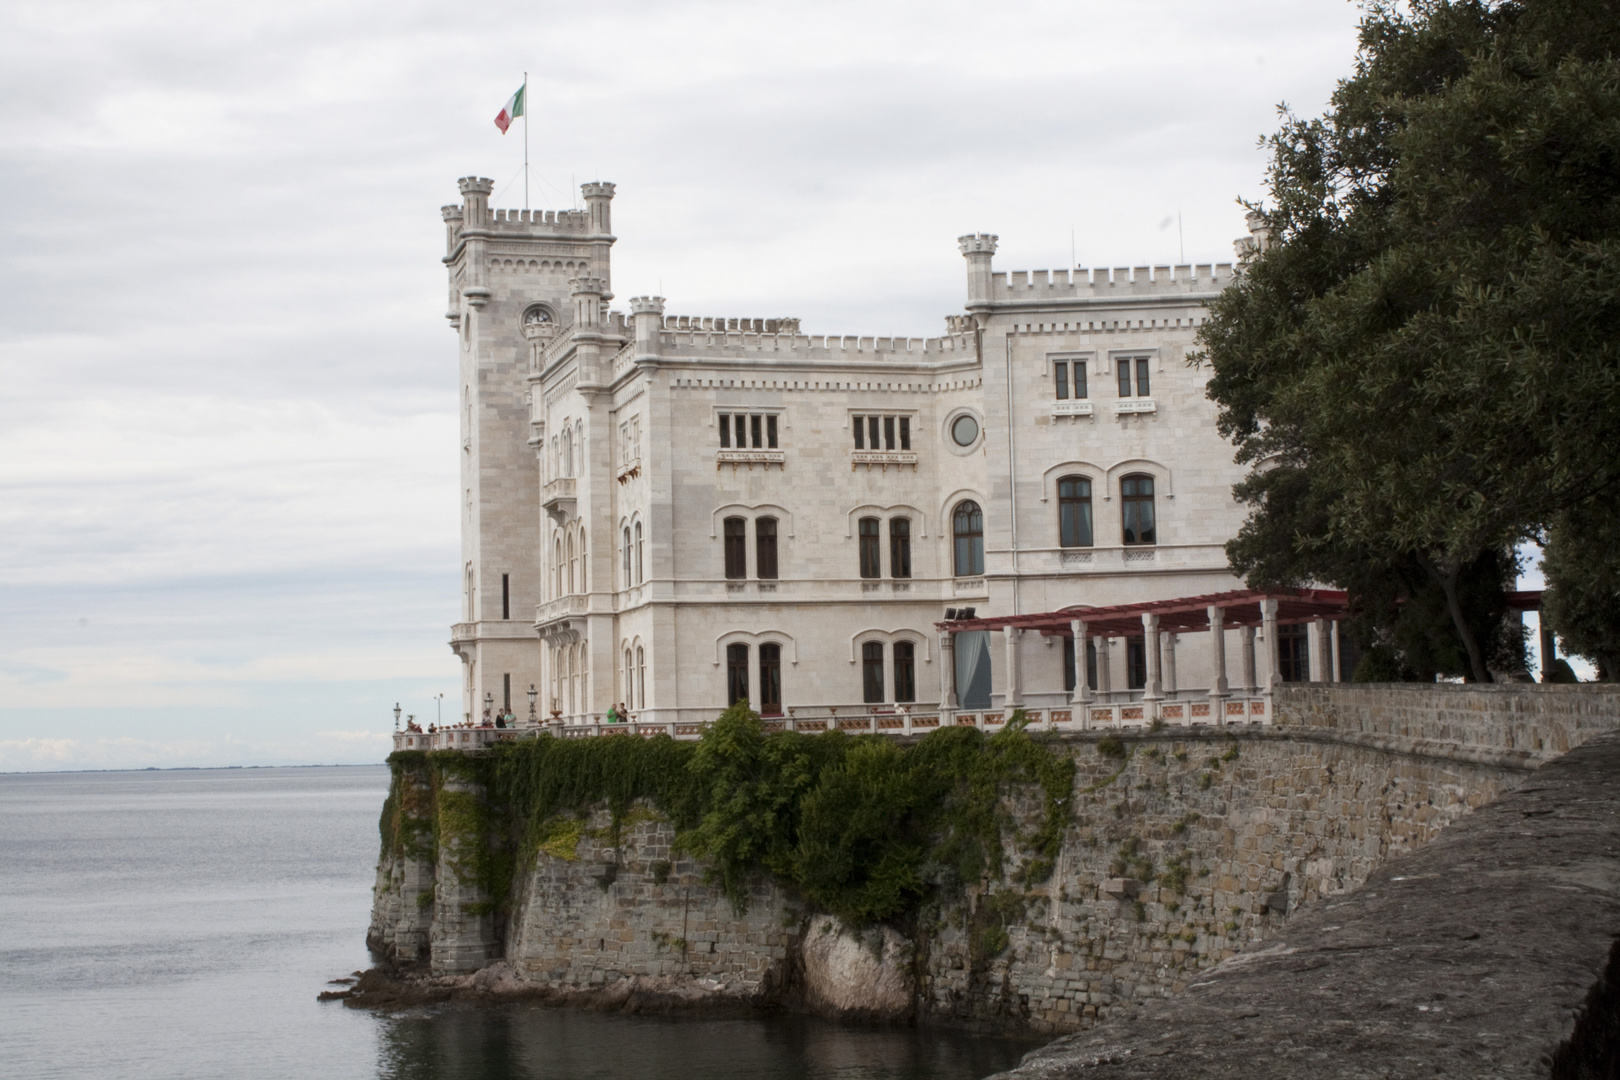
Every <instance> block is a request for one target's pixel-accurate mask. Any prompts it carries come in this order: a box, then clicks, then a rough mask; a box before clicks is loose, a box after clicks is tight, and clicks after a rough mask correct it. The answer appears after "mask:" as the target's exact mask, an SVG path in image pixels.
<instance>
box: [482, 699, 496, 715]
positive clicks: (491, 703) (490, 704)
mask: <svg viewBox="0 0 1620 1080" xmlns="http://www.w3.org/2000/svg"><path fill="white" fill-rule="evenodd" d="M494 708H495V695H494V694H490V693H486V694H485V695H484V716H485V717H486V718H487V717H488V716H489V714H490V713H491V712H492V711H493V710H494Z"/></svg>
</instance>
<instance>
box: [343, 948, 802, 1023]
mask: <svg viewBox="0 0 1620 1080" xmlns="http://www.w3.org/2000/svg"><path fill="white" fill-rule="evenodd" d="M340 981H344V980H334V982H340ZM317 997H318V999H319V1000H321V1001H341V1002H343V1004H344V1005H345V1006H347V1007H349V1008H352V1009H399V1008H410V1007H412V1006H419V1005H436V1004H441V1003H445V1002H466V1003H470V1004H480V1005H490V1004H501V1003H505V1002H513V1001H529V1002H534V1003H536V1004H541V1005H553V1006H563V1007H569V1008H577V1009H587V1010H591V1011H595V1012H623V1013H653V1014H668V1013H676V1012H679V1013H684V1014H698V1015H704V1016H748V1015H756V1014H759V1013H762V1012H775V1011H780V1010H782V1009H784V1008H786V1007H787V1005H788V1002H787V1001H785V1000H784V997H783V995H782V994H780V993H778V992H773V991H772V990H767V989H761V988H756V987H750V986H747V985H745V984H743V983H739V982H732V983H725V982H721V981H719V980H717V979H693V978H684V977H678V976H662V975H655V976H647V975H628V976H625V977H623V978H620V979H618V980H616V981H614V982H611V983H606V984H604V985H601V986H596V987H590V988H588V989H585V988H574V987H554V986H546V985H543V984H539V983H535V982H531V981H529V980H528V979H525V978H524V977H523V976H522V975H521V974H520V973H519V972H518V971H517V970H516V969H514V968H513V967H512V966H511V965H510V964H508V963H506V962H505V961H497V962H495V963H493V964H490V965H489V966H488V967H484V968H480V969H479V970H478V971H475V972H472V973H470V974H465V975H434V974H431V973H429V972H427V971H421V970H413V969H409V968H401V967H393V966H389V965H380V966H378V967H374V968H371V969H369V970H367V971H364V972H359V973H357V978H356V979H355V980H354V983H353V985H352V986H349V987H347V988H346V989H342V990H325V991H322V992H321V993H320V994H319V995H317Z"/></svg>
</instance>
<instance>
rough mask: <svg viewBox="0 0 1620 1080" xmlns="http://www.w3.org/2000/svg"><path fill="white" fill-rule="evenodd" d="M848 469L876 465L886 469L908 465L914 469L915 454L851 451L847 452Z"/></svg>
mask: <svg viewBox="0 0 1620 1080" xmlns="http://www.w3.org/2000/svg"><path fill="white" fill-rule="evenodd" d="M849 464H850V468H854V467H855V466H857V465H877V466H879V467H882V468H888V467H889V466H890V465H896V466H898V465H910V466H912V467H916V464H917V452H916V451H915V450H851V451H850V452H849Z"/></svg>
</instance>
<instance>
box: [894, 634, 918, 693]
mask: <svg viewBox="0 0 1620 1080" xmlns="http://www.w3.org/2000/svg"><path fill="white" fill-rule="evenodd" d="M894 700H895V701H897V702H905V701H916V700H917V646H916V645H915V644H914V643H913V642H910V641H897V642H895V643H894Z"/></svg>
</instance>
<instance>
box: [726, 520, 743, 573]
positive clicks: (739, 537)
mask: <svg viewBox="0 0 1620 1080" xmlns="http://www.w3.org/2000/svg"><path fill="white" fill-rule="evenodd" d="M725 529H726V577H727V578H729V579H732V580H741V579H743V578H745V577H747V576H748V523H747V522H746V521H745V520H743V519H742V518H740V517H734V518H726V525H725Z"/></svg>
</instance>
